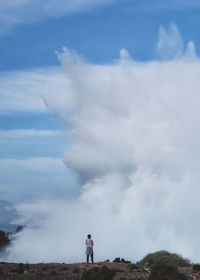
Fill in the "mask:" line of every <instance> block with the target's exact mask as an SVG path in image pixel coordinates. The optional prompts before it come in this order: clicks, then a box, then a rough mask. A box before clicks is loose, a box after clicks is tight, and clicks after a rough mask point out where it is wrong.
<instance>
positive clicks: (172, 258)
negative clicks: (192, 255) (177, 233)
mask: <svg viewBox="0 0 200 280" xmlns="http://www.w3.org/2000/svg"><path fill="white" fill-rule="evenodd" d="M158 264H165V265H172V266H175V267H177V266H190V263H189V261H188V260H186V259H184V258H182V257H181V256H179V255H177V254H171V253H169V252H167V251H158V252H155V253H151V254H148V255H147V256H145V257H144V258H143V259H142V260H141V261H140V265H141V266H146V267H152V266H153V265H158Z"/></svg>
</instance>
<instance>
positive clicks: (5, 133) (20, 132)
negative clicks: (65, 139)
mask: <svg viewBox="0 0 200 280" xmlns="http://www.w3.org/2000/svg"><path fill="white" fill-rule="evenodd" d="M58 135H61V130H47V129H46V130H37V129H13V130H0V138H1V139H3V138H6V139H8V138H10V139H11V138H12V139H20V138H25V137H51V136H58Z"/></svg>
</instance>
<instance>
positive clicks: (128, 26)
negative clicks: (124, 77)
mask: <svg viewBox="0 0 200 280" xmlns="http://www.w3.org/2000/svg"><path fill="white" fill-rule="evenodd" d="M0 18H1V20H0V23H1V28H0V81H1V84H0V137H1V138H0V162H1V164H0V178H1V179H0V193H1V194H2V197H1V198H2V199H8V200H12V201H20V200H21V199H22V200H23V199H25V198H26V199H32V198H35V197H38V192H39V193H41V195H42V196H44V197H45V196H48V195H56V194H57V195H60V194H61V193H62V194H65V195H66V196H71V195H72V196H73V194H77V191H78V189H79V182H78V178H77V176H76V174H74V173H73V172H72V171H70V170H68V169H67V167H66V166H65V165H64V163H63V162H62V155H63V152H65V151H66V150H67V149H68V146H69V145H70V143H72V141H73V137H72V135H71V133H70V130H69V129H67V130H66V126H65V125H64V123H63V122H62V120H61V119H59V118H58V117H57V116H56V115H55V114H54V113H53V112H51V110H49V109H47V107H46V106H45V103H44V101H43V99H42V97H41V95H42V94H43V91H44V90H47V91H51V90H52V94H53V93H54V92H58V91H59V90H60V89H61V87H62V86H63V84H64V82H63V77H62V75H63V74H62V69H61V66H60V63H59V61H58V59H57V56H56V54H55V50H58V51H60V50H61V49H62V47H63V46H66V47H68V48H69V49H72V50H74V51H76V52H77V53H78V54H80V55H83V56H84V57H86V59H88V60H89V61H90V62H92V63H98V64H109V63H111V62H112V61H114V60H116V59H118V58H119V51H120V49H121V48H125V49H127V50H128V51H129V53H130V54H131V56H132V57H133V59H135V60H138V61H148V60H154V59H157V54H156V44H157V41H158V31H159V28H160V26H164V27H165V28H168V25H169V23H170V22H173V23H175V24H176V25H177V26H178V28H179V31H180V33H181V35H182V39H183V41H184V43H186V42H188V41H190V40H192V41H193V42H194V43H195V45H196V48H197V54H199V52H200V36H199V30H198V26H199V23H200V1H199V0H191V1H186V0H185V1H184V0H181V1H180V0H178V1H176V3H175V2H174V1H169V0H168V1H165V0H164V1H157V0H152V1H149V0H121V1H120V0H116V1H115V0H113V1H105V0H100V1H98V0H97V1H96V0H93V1H91V0H82V1H81V0H74V1H69V0H62V1H53V0H46V1H39V0H38V1H34V2H33V1H31V0H30V1H29V0H27V1H24V0H13V1H6V0H5V1H2V2H1V3H0ZM55 71H56V75H57V76H56V78H57V79H60V81H61V82H60V87H59V85H56V86H55V85H54V84H53V78H54V76H55V75H54V74H55ZM40 74H41V75H42V79H43V80H42V81H43V82H45V79H46V77H47V76H48V77H49V76H51V77H52V84H51V85H49V87H48V86H46V85H45V86H44V87H41V85H39V84H37V78H38V77H39V75H40ZM43 84H44V83H43ZM33 85H34V87H33ZM54 86H55V88H54ZM50 109H51V108H50ZM63 129H64V131H65V132H63ZM66 131H67V132H66ZM27 162H28V163H29V164H27ZM30 162H32V163H33V165H34V164H37V162H40V163H41V170H42V168H44V169H45V171H44V172H43V173H42V172H40V170H39V169H37V168H35V169H34V168H31V164H30ZM48 162H50V163H51V164H50V165H49V164H48ZM5 166H6V168H5ZM16 170H17V172H16ZM52 170H54V172H53V173H52ZM48 176H49V177H48ZM44 177H45V178H46V179H44ZM49 178H51V180H49ZM49 181H51V182H50V183H49ZM58 185H59V187H58ZM35 186H37V187H35Z"/></svg>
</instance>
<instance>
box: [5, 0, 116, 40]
mask: <svg viewBox="0 0 200 280" xmlns="http://www.w3.org/2000/svg"><path fill="white" fill-rule="evenodd" d="M114 1H117V0H59V1H53V0H43V1H40V0H35V1H32V0H12V1H7V0H1V2H0V25H1V28H0V34H1V33H4V32H6V31H8V30H9V29H10V28H11V27H12V26H14V25H17V24H22V23H32V22H35V21H39V20H41V19H43V18H45V17H57V16H62V15H68V14H71V13H77V12H82V11H84V10H88V9H91V8H93V7H95V6H100V5H105V4H109V3H111V2H114Z"/></svg>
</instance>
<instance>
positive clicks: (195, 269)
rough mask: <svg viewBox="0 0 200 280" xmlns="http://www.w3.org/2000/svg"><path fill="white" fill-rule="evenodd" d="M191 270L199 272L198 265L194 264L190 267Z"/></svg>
mask: <svg viewBox="0 0 200 280" xmlns="http://www.w3.org/2000/svg"><path fill="white" fill-rule="evenodd" d="M192 270H194V271H200V264H194V265H193V267H192Z"/></svg>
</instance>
